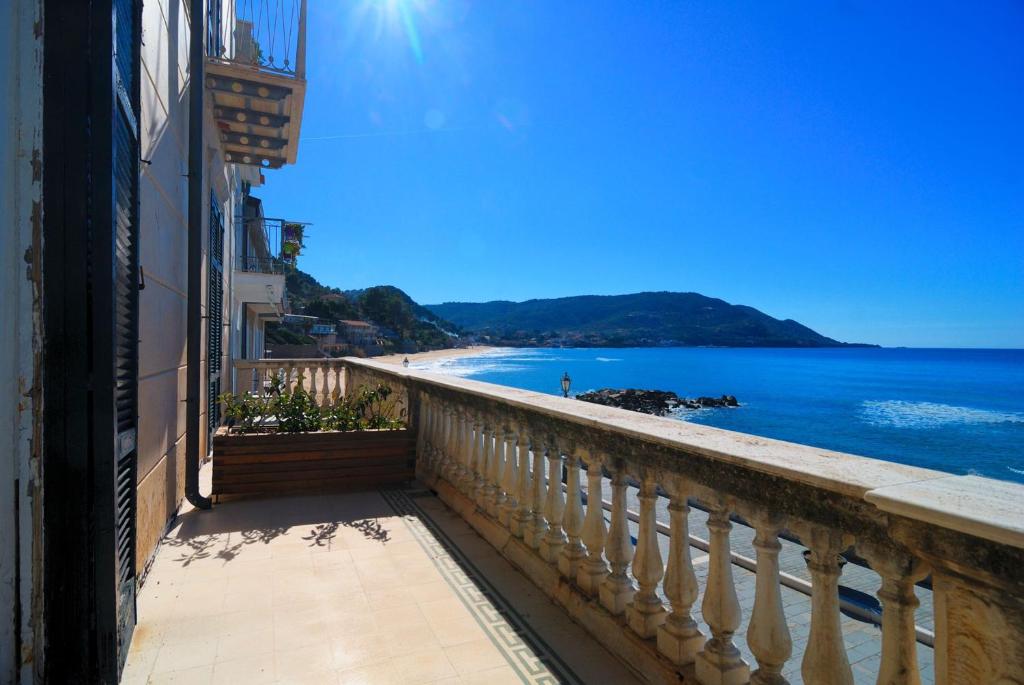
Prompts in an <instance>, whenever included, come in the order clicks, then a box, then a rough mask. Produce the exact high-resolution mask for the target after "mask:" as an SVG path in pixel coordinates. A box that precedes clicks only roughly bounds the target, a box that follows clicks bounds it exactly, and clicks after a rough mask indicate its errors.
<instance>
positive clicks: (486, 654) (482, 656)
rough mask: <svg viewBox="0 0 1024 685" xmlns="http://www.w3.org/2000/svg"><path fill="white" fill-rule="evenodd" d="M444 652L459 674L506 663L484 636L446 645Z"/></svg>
mask: <svg viewBox="0 0 1024 685" xmlns="http://www.w3.org/2000/svg"><path fill="white" fill-rule="evenodd" d="M444 653H445V655H446V656H447V657H448V661H449V662H451V664H452V666H454V667H455V670H456V671H457V672H458V673H459V675H460V676H465V675H469V674H472V673H477V672H479V671H486V670H489V669H493V668H499V667H501V666H507V665H508V662H507V661H506V660H505V656H504V655H503V654H502V653H501V652H500V651H498V648H497V647H495V646H494V644H493V643H492V642H491V641H490V640H488V639H486V638H484V639H482V640H473V641H472V642H464V643H462V644H460V645H455V646H453V647H446V648H445V649H444Z"/></svg>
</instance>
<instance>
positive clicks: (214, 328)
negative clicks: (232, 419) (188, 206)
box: [206, 193, 224, 434]
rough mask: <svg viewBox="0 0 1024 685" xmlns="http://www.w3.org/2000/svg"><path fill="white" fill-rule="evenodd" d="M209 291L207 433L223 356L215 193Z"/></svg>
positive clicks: (213, 421) (219, 217) (212, 424)
mask: <svg viewBox="0 0 1024 685" xmlns="http://www.w3.org/2000/svg"><path fill="white" fill-rule="evenodd" d="M208 261H209V265H210V272H209V287H208V290H209V292H208V295H207V309H206V322H207V332H206V343H207V348H206V363H207V372H208V374H209V384H210V387H209V393H210V394H209V398H208V400H209V401H208V403H207V405H206V406H207V420H208V429H209V431H210V433H211V434H212V433H213V432H214V431H215V430H217V426H219V425H220V403H219V402H218V401H217V397H218V396H220V387H221V384H220V377H221V358H222V355H223V353H224V340H223V339H224V215H223V213H222V212H221V209H220V203H219V202H218V201H217V195H216V194H215V193H211V194H210V254H209V260H208Z"/></svg>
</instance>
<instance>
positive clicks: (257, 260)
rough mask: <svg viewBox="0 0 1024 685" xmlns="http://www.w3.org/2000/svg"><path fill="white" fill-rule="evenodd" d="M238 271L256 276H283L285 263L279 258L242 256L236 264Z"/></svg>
mask: <svg viewBox="0 0 1024 685" xmlns="http://www.w3.org/2000/svg"><path fill="white" fill-rule="evenodd" d="M235 269H236V270H237V271H244V272H246V273H255V274H283V273H284V269H285V266H284V262H282V261H281V260H280V259H279V258H278V257H250V256H247V255H241V256H239V257H238V259H237V260H236V262H235Z"/></svg>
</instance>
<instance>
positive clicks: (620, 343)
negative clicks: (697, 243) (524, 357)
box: [427, 292, 848, 347]
mask: <svg viewBox="0 0 1024 685" xmlns="http://www.w3.org/2000/svg"><path fill="white" fill-rule="evenodd" d="M427 309H429V310H430V311H432V312H434V313H435V314H437V315H438V316H440V317H442V318H444V319H447V320H448V321H452V322H454V323H455V324H456V325H458V326H460V327H462V328H463V329H465V330H466V331H468V332H471V333H474V334H477V335H478V336H481V337H486V338H488V340H489V342H491V343H493V344H507V345H517V344H518V345H572V346H592V347H658V346H665V347H668V346H720V347H841V346H846V345H848V343H842V342H839V341H838V340H833V339H832V338H828V337H825V336H823V335H821V334H820V333H817V332H815V331H813V330H811V329H810V328H808V327H807V326H804V325H803V324H800V323H798V322H796V321H793V320H792V319H785V320H780V319H776V318H773V317H771V316H768V315H767V314H765V313H764V312H761V311H758V310H757V309H754V308H753V307H747V306H744V305H735V304H730V303H728V302H726V301H724V300H719V299H717V298H713V297H706V296H704V295H701V294H699V293H673V292H646V293H634V294H630V295H609V296H600V295H583V296H579V297H562V298H558V299H546V300H528V301H526V302H508V301H501V300H498V301H494V302H482V303H469V302H446V303H444V304H436V305H427Z"/></svg>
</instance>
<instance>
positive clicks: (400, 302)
mask: <svg viewBox="0 0 1024 685" xmlns="http://www.w3.org/2000/svg"><path fill="white" fill-rule="evenodd" d="M285 288H286V290H287V292H288V301H289V302H290V304H291V309H292V313H294V314H304V315H307V316H315V317H318V318H319V319H321V320H323V321H324V322H327V323H335V324H337V322H338V321H341V320H344V319H358V320H362V321H370V322H372V323H374V324H376V325H377V326H379V327H381V328H383V329H386V331H390V332H393V333H394V335H395V336H396V338H397V339H396V340H394V341H393V343H392V344H393V345H394V348H395V349H394V351H419V350H434V349H441V348H446V347H452V346H453V345H454V342H455V340H457V334H458V327H457V326H455V325H454V324H452V323H450V322H448V321H445V320H444V319H442V318H441V317H440V316H438V315H437V314H435V313H433V312H431V311H430V310H428V309H426V308H425V307H423V306H421V305H419V304H417V303H416V302H415V301H413V299H412V298H411V297H409V296H408V295H407V294H406V293H405V292H403V291H402V290H400V289H398V288H396V287H394V286H390V285H380V286H374V287H372V288H366V289H364V290H352V291H346V292H342V291H341V290H339V289H338V288H329V287H327V286H325V285H323V284H321V283H320V282H319V281H317V280H316V279H315V278H313V277H312V276H310V275H309V274H307V273H305V272H304V271H301V270H299V269H296V270H294V271H292V272H291V273H289V274H288V275H287V276H286V277H285ZM294 337H295V336H294V334H293V333H290V332H289V331H287V330H286V329H285V328H283V327H281V326H268V329H267V338H268V340H269V341H270V342H278V341H280V342H294V340H293V338H294Z"/></svg>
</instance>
